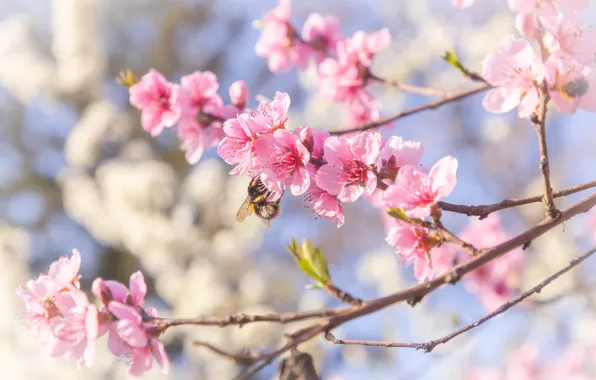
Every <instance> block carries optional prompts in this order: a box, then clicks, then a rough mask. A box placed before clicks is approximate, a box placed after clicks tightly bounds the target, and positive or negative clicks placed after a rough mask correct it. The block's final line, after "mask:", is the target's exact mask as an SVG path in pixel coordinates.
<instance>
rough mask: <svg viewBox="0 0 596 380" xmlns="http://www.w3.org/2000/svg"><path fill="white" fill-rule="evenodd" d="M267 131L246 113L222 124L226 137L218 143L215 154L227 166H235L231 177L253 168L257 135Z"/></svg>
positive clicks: (267, 128)
mask: <svg viewBox="0 0 596 380" xmlns="http://www.w3.org/2000/svg"><path fill="white" fill-rule="evenodd" d="M269 130H270V128H269V127H268V126H267V125H266V124H264V123H262V122H258V121H257V120H256V119H255V118H254V117H251V116H250V115H249V114H248V113H242V114H240V115H238V117H236V118H234V119H228V120H226V121H225V122H224V126H223V131H224V133H225V134H226V137H225V138H224V139H223V140H221V142H220V143H219V145H218V147H217V153H218V154H219V156H220V157H221V158H223V159H224V161H226V162H227V163H228V164H237V165H236V166H235V167H234V168H233V169H232V171H230V174H231V175H238V174H241V173H243V172H244V171H245V170H247V169H250V168H252V167H253V165H254V150H255V142H256V139H257V133H266V132H269Z"/></svg>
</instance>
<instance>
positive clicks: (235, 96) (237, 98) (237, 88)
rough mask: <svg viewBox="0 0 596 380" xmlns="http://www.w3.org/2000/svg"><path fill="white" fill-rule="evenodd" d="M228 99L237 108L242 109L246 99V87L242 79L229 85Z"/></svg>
mask: <svg viewBox="0 0 596 380" xmlns="http://www.w3.org/2000/svg"><path fill="white" fill-rule="evenodd" d="M229 94H230V101H231V102H232V104H233V105H234V106H235V107H236V108H238V109H239V110H243V109H244V107H245V106H246V102H247V101H248V88H247V87H246V83H244V81H242V80H237V81H236V82H234V83H232V84H231V85H230V89H229Z"/></svg>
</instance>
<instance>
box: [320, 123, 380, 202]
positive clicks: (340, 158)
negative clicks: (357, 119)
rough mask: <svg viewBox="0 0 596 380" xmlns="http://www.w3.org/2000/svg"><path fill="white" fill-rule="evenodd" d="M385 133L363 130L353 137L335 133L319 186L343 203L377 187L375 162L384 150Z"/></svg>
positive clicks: (327, 153) (329, 144)
mask: <svg viewBox="0 0 596 380" xmlns="http://www.w3.org/2000/svg"><path fill="white" fill-rule="evenodd" d="M381 141H382V138H381V135H380V134H378V133H370V132H363V133H360V134H358V135H356V136H352V137H341V138H340V137H336V136H331V137H329V138H328V139H327V140H326V141H325V145H324V151H325V159H326V160H327V162H328V164H325V165H323V166H322V167H321V168H320V169H319V171H318V172H317V177H316V179H317V186H318V187H319V188H321V189H323V190H325V191H326V192H328V193H329V194H331V195H337V198H338V199H339V200H340V201H342V202H354V201H356V199H358V198H359V197H360V195H362V194H363V193H364V192H365V191H366V193H367V194H368V195H370V194H371V193H372V192H373V190H374V189H375V188H376V187H377V176H376V174H375V173H374V171H373V164H374V163H375V162H376V161H377V157H378V155H379V151H380V149H381Z"/></svg>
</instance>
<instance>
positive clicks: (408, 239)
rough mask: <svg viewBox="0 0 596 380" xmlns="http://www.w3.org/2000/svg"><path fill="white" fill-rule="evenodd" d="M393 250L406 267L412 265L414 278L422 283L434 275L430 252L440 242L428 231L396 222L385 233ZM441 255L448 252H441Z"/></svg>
mask: <svg viewBox="0 0 596 380" xmlns="http://www.w3.org/2000/svg"><path fill="white" fill-rule="evenodd" d="M385 240H386V241H387V243H389V245H391V246H392V247H394V248H395V252H396V253H397V254H399V255H400V256H401V258H402V259H403V260H404V264H405V265H406V266H410V265H412V264H414V276H415V277H416V279H417V280H418V282H420V283H422V282H424V280H426V279H427V278H432V277H433V275H434V269H433V262H432V258H431V250H432V249H433V248H434V247H436V246H437V245H439V243H440V240H439V239H437V238H435V237H434V236H433V235H432V234H431V233H430V231H429V230H427V229H425V228H422V227H420V226H417V225H414V224H408V223H404V222H401V221H396V223H395V225H394V226H393V227H392V228H391V229H390V230H389V232H388V233H387V238H386V239H385ZM440 253H441V254H445V253H448V251H441V252H440Z"/></svg>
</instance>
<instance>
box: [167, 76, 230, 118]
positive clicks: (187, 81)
mask: <svg viewBox="0 0 596 380" xmlns="http://www.w3.org/2000/svg"><path fill="white" fill-rule="evenodd" d="M218 89H219V83H218V82H217V76H215V74H213V73H212V72H211V71H205V72H201V71H195V72H194V73H192V74H189V75H184V76H183V77H182V78H180V87H179V88H178V91H186V92H187V97H188V103H189V104H188V108H189V109H188V111H189V113H190V114H191V115H193V116H194V115H197V114H198V113H199V112H207V113H210V114H211V115H215V114H217V113H218V111H219V108H221V107H222V106H223V101H222V100H221V98H220V97H219V95H218V94H217V90H218Z"/></svg>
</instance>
